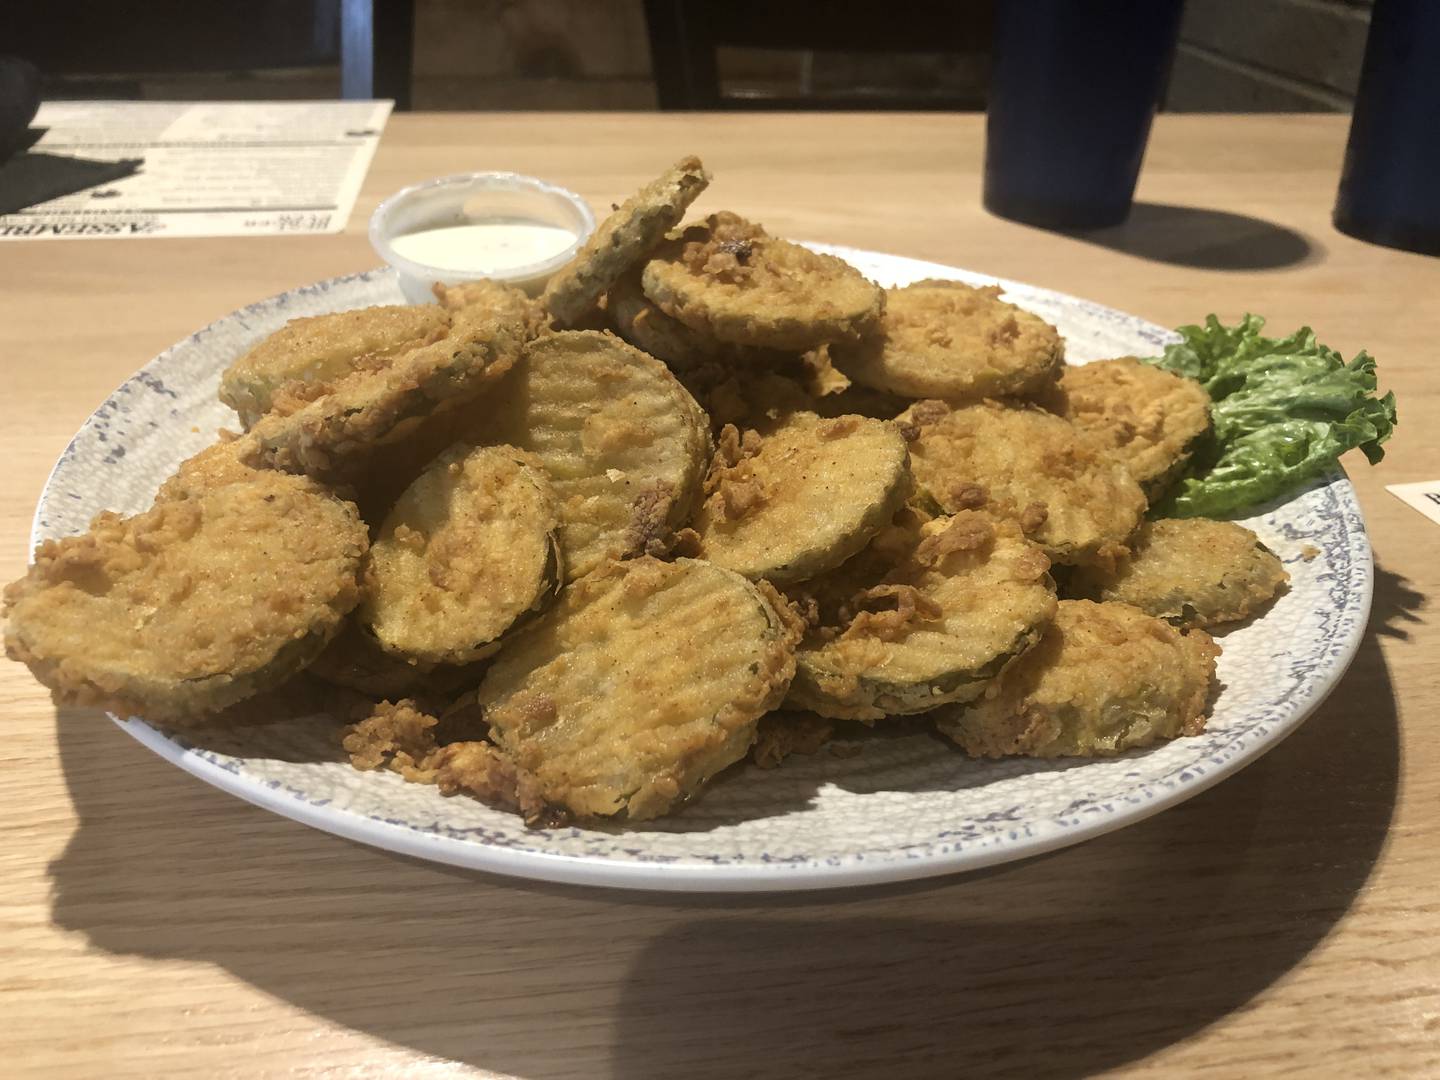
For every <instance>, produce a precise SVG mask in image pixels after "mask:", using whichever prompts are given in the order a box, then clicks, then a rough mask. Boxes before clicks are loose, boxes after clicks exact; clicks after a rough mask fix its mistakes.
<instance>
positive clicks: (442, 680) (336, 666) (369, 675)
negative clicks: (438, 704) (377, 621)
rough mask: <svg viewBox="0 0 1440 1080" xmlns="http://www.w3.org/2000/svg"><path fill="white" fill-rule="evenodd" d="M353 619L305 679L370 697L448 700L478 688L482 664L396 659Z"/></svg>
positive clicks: (351, 615)
mask: <svg viewBox="0 0 1440 1080" xmlns="http://www.w3.org/2000/svg"><path fill="white" fill-rule="evenodd" d="M355 614H356V613H355V612H352V613H351V614H350V617H349V618H347V619H346V620H345V623H344V625H343V626H342V627H341V628H340V632H339V633H338V634H336V635H335V637H334V638H333V639H332V640H331V642H330V644H329V645H327V646H326V647H325V651H324V652H322V653H321V654H320V655H319V656H317V657H316V658H315V660H314V662H313V663H311V665H310V666H309V667H308V668H306V669H305V670H306V673H307V674H309V675H313V676H314V677H315V678H317V679H319V680H321V681H322V682H325V683H328V684H329V685H331V686H338V687H343V688H344V689H347V690H354V691H356V692H357V693H360V694H364V695H366V696H368V697H372V698H402V697H418V696H420V695H422V694H423V695H426V696H430V695H435V694H441V695H445V694H451V693H454V692H455V691H456V690H458V689H459V688H460V687H462V686H465V685H467V684H468V685H470V686H476V685H478V684H479V682H480V677H481V676H482V675H483V674H484V665H482V664H467V665H452V664H429V663H422V662H420V661H418V660H411V659H407V658H405V657H401V656H395V655H392V654H391V653H387V652H386V651H385V650H384V649H382V648H381V647H380V643H379V642H378V641H376V640H375V638H374V635H372V634H371V633H370V632H369V631H368V630H366V629H364V628H363V627H362V626H361V625H360V624H359V623H358V622H357V621H356V618H355Z"/></svg>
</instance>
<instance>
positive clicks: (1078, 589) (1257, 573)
mask: <svg viewBox="0 0 1440 1080" xmlns="http://www.w3.org/2000/svg"><path fill="white" fill-rule="evenodd" d="M1289 580H1290V575H1289V574H1288V573H1286V571H1285V567H1284V566H1283V565H1282V564H1281V562H1280V560H1279V559H1278V558H1277V557H1276V556H1275V553H1274V552H1272V551H1271V550H1270V549H1269V548H1267V547H1266V546H1265V545H1264V544H1262V543H1261V542H1260V538H1259V537H1258V536H1256V535H1255V534H1254V533H1253V532H1251V531H1250V530H1249V529H1247V528H1245V527H1244V526H1243V525H1236V524H1235V523H1234V522H1233V521H1210V520H1208V519H1206V518H1184V519H1168V518H1167V519H1162V520H1160V521H1149V522H1146V523H1145V524H1144V525H1142V526H1141V527H1140V531H1139V532H1138V533H1136V534H1135V538H1134V540H1133V541H1132V542H1131V551H1130V554H1129V555H1127V556H1125V557H1124V558H1122V559H1120V560H1119V561H1118V562H1117V563H1116V564H1115V566H1114V567H1113V568H1104V567H1082V568H1081V569H1079V570H1078V571H1077V572H1076V573H1075V574H1074V575H1073V576H1072V577H1071V579H1070V582H1069V589H1070V590H1071V591H1072V592H1074V593H1075V595H1077V596H1082V597H1086V598H1088V599H1091V600H1118V601H1120V602H1122V603H1126V604H1133V605H1134V606H1135V607H1137V608H1139V609H1140V610H1141V611H1144V612H1146V613H1147V614H1149V615H1154V616H1155V617H1156V618H1159V619H1164V620H1166V621H1167V622H1170V623H1173V624H1174V625H1176V626H1184V627H1193V626H1220V625H1222V624H1224V623H1229V622H1238V621H1239V620H1241V619H1246V618H1249V617H1250V616H1251V615H1253V614H1255V612H1257V611H1259V610H1260V609H1261V608H1262V607H1263V606H1264V605H1265V604H1267V603H1269V602H1270V600H1271V599H1273V598H1274V596H1275V594H1276V593H1277V592H1279V591H1280V590H1281V589H1282V588H1283V587H1284V586H1285V583H1286V582H1288V581H1289Z"/></svg>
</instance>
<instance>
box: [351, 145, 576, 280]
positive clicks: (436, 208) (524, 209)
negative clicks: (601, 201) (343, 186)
mask: <svg viewBox="0 0 1440 1080" xmlns="http://www.w3.org/2000/svg"><path fill="white" fill-rule="evenodd" d="M486 224H530V225H547V226H551V227H552V228H560V229H564V230H565V231H567V232H569V233H572V234H573V235H574V242H573V243H571V244H570V245H569V246H568V247H566V248H565V249H564V250H563V251H560V252H558V253H557V254H555V255H552V256H550V257H548V258H545V259H542V260H540V261H538V262H530V263H528V264H527V265H516V266H500V267H491V268H487V269H483V270H481V269H456V268H454V267H453V266H432V265H429V264H427V263H425V262H420V261H417V260H416V259H415V258H413V257H406V256H405V255H402V254H400V253H399V252H397V251H396V250H395V248H394V242H395V240H396V238H397V237H401V236H409V235H411V234H413V233H422V232H427V231H429V230H432V229H443V228H448V227H452V226H457V225H486ZM594 231H595V215H594V214H592V213H591V212H590V207H589V206H587V205H586V203H585V200H584V199H582V198H580V196H579V195H576V194H575V192H573V191H568V190H566V189H565V188H562V187H557V186H556V185H554V184H547V183H546V182H545V181H544V180H539V179H536V178H535V177H533V176H523V175H521V174H519V173H508V172H479V173H464V174H461V175H459V176H442V177H439V178H437V179H435V180H426V181H425V182H424V183H421V184H414V185H412V186H410V187H407V188H402V189H401V190H400V191H397V192H396V193H395V194H394V195H391V196H390V197H389V198H388V199H386V200H385V201H384V202H382V203H381V204H380V205H379V206H378V207H376V208H375V213H374V214H372V215H371V216H370V245H371V246H372V247H373V248H374V249H375V252H376V254H377V255H379V256H380V258H382V259H384V260H385V262H386V263H388V264H389V265H390V266H393V267H394V268H395V270H396V271H397V272H398V273H399V275H400V288H401V291H403V292H404V294H405V298H406V299H407V300H409V301H410V302H411V303H412V304H428V303H433V302H434V300H435V294H434V291H433V286H434V285H435V283H436V282H444V283H445V284H447V285H458V284H460V283H461V282H465V281H477V280H480V279H481V278H493V279H495V280H497V281H503V282H505V283H507V284H510V285H515V286H518V287H519V288H522V289H524V290H525V291H526V292H527V293H530V294H531V295H532V296H533V295H535V294H537V293H538V292H539V291H540V290H541V289H542V288H544V286H545V282H546V281H547V280H548V279H549V277H550V275H551V274H553V273H555V271H556V270H559V269H560V267H562V266H564V265H565V264H566V263H567V262H569V261H570V260H571V259H572V258H574V256H575V252H576V251H578V250H579V249H580V245H581V244H583V243H584V242H585V241H586V240H587V239H589V237H590V234H591V233H592V232H594Z"/></svg>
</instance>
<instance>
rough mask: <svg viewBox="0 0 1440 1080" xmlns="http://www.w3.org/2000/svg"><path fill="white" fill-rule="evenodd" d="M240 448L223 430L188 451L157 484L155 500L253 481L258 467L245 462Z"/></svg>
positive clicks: (191, 494) (179, 496)
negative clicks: (216, 438)
mask: <svg viewBox="0 0 1440 1080" xmlns="http://www.w3.org/2000/svg"><path fill="white" fill-rule="evenodd" d="M242 458H243V447H242V446H241V444H240V443H239V442H238V441H237V440H236V439H235V438H234V436H233V435H231V434H230V433H227V432H221V438H220V441H219V442H214V443H211V444H210V445H209V446H207V447H206V448H205V449H204V450H201V451H200V452H199V453H198V454H192V455H191V456H190V457H188V458H186V459H185V460H184V461H182V462H181V463H180V464H179V466H177V467H176V469H175V473H174V475H172V476H171V477H170V478H169V479H168V480H166V481H165V482H164V483H163V484H161V485H160V490H159V491H157V492H156V493H155V501H156V502H157V503H158V502H173V501H175V500H177V499H188V498H192V497H193V496H196V495H204V494H207V493H208V492H211V491H215V490H217V489H218V488H222V487H225V486H226V485H227V484H234V483H238V482H242V481H247V480H253V479H254V478H255V475H256V473H257V472H259V471H260V470H258V469H255V468H254V467H252V466H250V465H247V464H245V462H244V461H243V460H242Z"/></svg>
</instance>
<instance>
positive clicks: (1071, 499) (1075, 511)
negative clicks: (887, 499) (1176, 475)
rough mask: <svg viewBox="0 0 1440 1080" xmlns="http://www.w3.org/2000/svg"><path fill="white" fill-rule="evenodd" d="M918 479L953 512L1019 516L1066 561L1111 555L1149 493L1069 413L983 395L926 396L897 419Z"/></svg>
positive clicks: (1024, 526) (932, 497) (931, 498)
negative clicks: (955, 400)
mask: <svg viewBox="0 0 1440 1080" xmlns="http://www.w3.org/2000/svg"><path fill="white" fill-rule="evenodd" d="M897 419H898V421H899V422H900V423H901V424H902V426H904V428H905V430H906V431H907V433H908V434H910V435H911V436H913V437H912V438H911V440H910V466H911V469H912V470H913V472H914V475H915V483H916V485H917V487H918V488H919V489H920V490H921V491H922V492H923V493H924V495H925V496H926V497H927V498H928V500H929V501H930V502H932V503H933V504H934V505H935V506H937V507H938V508H939V509H941V510H943V511H945V512H946V513H953V512H955V511H957V510H964V509H967V508H968V509H975V508H978V507H981V506H984V507H985V508H986V509H987V510H989V511H991V512H992V513H994V514H998V515H1001V516H1004V517H1011V518H1014V519H1015V520H1017V521H1018V522H1019V523H1020V527H1021V529H1022V530H1023V531H1024V533H1025V535H1026V536H1028V537H1029V538H1030V539H1032V540H1034V541H1035V542H1036V543H1038V544H1040V546H1041V547H1043V548H1044V549H1045V553H1046V554H1047V555H1049V556H1050V558H1051V559H1052V560H1054V561H1055V562H1058V563H1067V564H1074V563H1091V562H1102V563H1103V562H1109V561H1112V560H1113V559H1115V558H1117V557H1118V556H1120V555H1123V554H1124V553H1125V551H1126V548H1125V542H1126V540H1127V539H1128V538H1129V537H1130V534H1131V533H1133V532H1134V531H1135V528H1136V526H1138V525H1139V524H1140V517H1141V515H1142V514H1144V512H1145V507H1146V502H1145V495H1144V493H1143V492H1142V491H1141V490H1140V486H1139V485H1138V484H1137V483H1135V480H1134V478H1133V477H1131V475H1130V473H1129V471H1128V470H1127V469H1126V468H1125V466H1124V464H1123V463H1122V462H1120V461H1119V459H1117V458H1115V457H1114V456H1113V455H1112V454H1110V453H1109V452H1108V451H1107V450H1106V449H1105V447H1104V446H1102V445H1101V444H1100V443H1098V442H1097V441H1095V440H1094V439H1092V438H1091V437H1090V436H1088V435H1086V434H1085V433H1084V432H1082V431H1080V430H1079V429H1078V428H1076V427H1075V426H1074V425H1073V424H1071V423H1070V422H1069V421H1067V420H1064V419H1062V418H1060V417H1058V416H1054V415H1052V414H1050V413H1047V412H1044V411H1042V410H1040V409H1037V408H1033V407H1029V406H1020V405H1013V404H1006V403H1002V402H996V401H983V402H979V403H978V404H974V405H963V406H951V405H947V404H946V403H944V402H942V401H921V402H917V403H916V404H914V405H912V406H911V407H910V408H909V409H907V410H906V411H905V412H903V413H901V414H900V416H899V417H898V418H897Z"/></svg>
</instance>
